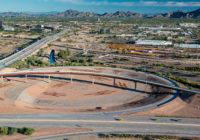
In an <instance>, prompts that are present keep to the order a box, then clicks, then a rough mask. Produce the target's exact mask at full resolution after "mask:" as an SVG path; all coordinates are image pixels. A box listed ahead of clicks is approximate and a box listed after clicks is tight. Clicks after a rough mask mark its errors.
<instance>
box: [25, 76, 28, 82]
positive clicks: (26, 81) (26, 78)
mask: <svg viewBox="0 0 200 140" xmlns="http://www.w3.org/2000/svg"><path fill="white" fill-rule="evenodd" d="M27 81H28V79H27V75H25V83H27Z"/></svg>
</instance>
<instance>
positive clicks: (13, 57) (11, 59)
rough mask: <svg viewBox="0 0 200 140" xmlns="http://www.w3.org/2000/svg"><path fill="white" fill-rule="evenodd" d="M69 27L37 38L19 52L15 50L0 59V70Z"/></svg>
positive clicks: (61, 33) (53, 38) (29, 53)
mask: <svg viewBox="0 0 200 140" xmlns="http://www.w3.org/2000/svg"><path fill="white" fill-rule="evenodd" d="M68 31H69V29H65V30H64V31H62V32H60V33H57V34H55V35H53V36H47V37H45V38H43V39H41V40H38V41H37V42H35V43H33V44H31V45H29V46H28V47H26V48H24V49H23V50H20V51H19V52H16V53H15V54H13V55H11V56H9V57H6V58H5V59H3V60H0V70H2V69H4V68H5V67H7V66H9V65H11V64H13V63H15V62H16V61H18V60H22V59H24V58H26V57H28V56H29V55H31V54H32V53H34V52H35V51H36V50H38V49H40V48H41V47H42V46H44V45H45V44H48V43H50V42H51V41H53V40H56V39H57V38H58V37H59V36H60V35H63V34H64V33H66V32H68Z"/></svg>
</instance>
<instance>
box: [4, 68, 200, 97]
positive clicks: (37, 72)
mask: <svg viewBox="0 0 200 140" xmlns="http://www.w3.org/2000/svg"><path fill="white" fill-rule="evenodd" d="M48 69H52V68H42V69H36V70H34V71H32V70H29V71H21V72H11V73H0V77H1V83H2V82H3V81H4V78H5V77H11V76H24V77H25V78H26V79H27V77H28V76H29V75H42V76H48V79H49V80H50V79H51V75H60V74H61V75H69V77H70V80H71V82H72V81H73V76H72V75H89V76H95V77H107V78H112V79H113V86H114V87H115V86H116V79H121V80H127V81H132V82H134V83H135V89H136V88H137V83H143V84H148V85H151V86H156V87H161V88H166V89H171V90H175V91H182V92H188V93H193V94H200V91H196V90H190V89H186V88H182V87H179V86H178V85H177V84H176V85H175V84H171V85H168V84H163V83H158V82H154V81H150V80H146V79H139V78H134V77H130V76H122V75H116V74H107V73H97V72H85V71H54V70H48ZM105 69H106V68H105ZM110 69H112V68H110ZM113 69H114V68H113ZM120 70H123V69H120ZM160 78H163V77H160ZM163 79H164V78H163ZM165 80H166V79H165ZM91 83H92V84H95V80H94V78H92V79H91Z"/></svg>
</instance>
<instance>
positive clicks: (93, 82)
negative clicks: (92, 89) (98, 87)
mask: <svg viewBox="0 0 200 140" xmlns="http://www.w3.org/2000/svg"><path fill="white" fill-rule="evenodd" d="M92 85H94V76H92Z"/></svg>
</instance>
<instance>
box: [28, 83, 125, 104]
mask: <svg viewBox="0 0 200 140" xmlns="http://www.w3.org/2000/svg"><path fill="white" fill-rule="evenodd" d="M102 89H103V90H102ZM26 91H27V93H28V94H29V95H31V96H33V97H35V98H39V99H45V100H52V99H54V100H66V101H67V100H70V101H74V100H86V99H93V98H105V96H106V97H108V96H113V95H116V94H119V93H121V92H123V90H121V89H116V88H111V87H105V86H101V85H92V84H85V83H78V82H73V84H71V83H70V82H53V81H52V82H50V83H38V84H35V85H33V86H31V87H29V88H27V89H26Z"/></svg>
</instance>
